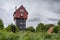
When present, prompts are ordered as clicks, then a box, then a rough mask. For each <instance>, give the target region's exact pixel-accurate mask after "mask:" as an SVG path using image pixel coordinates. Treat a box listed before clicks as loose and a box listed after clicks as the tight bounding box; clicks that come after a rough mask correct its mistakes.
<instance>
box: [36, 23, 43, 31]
mask: <svg viewBox="0 0 60 40" xmlns="http://www.w3.org/2000/svg"><path fill="white" fill-rule="evenodd" d="M36 31H38V32H39V31H41V32H43V31H44V24H43V23H39V24H38V26H37V27H36Z"/></svg>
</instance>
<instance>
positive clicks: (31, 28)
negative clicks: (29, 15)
mask: <svg viewBox="0 0 60 40" xmlns="http://www.w3.org/2000/svg"><path fill="white" fill-rule="evenodd" d="M26 31H30V32H35V29H34V28H33V26H30V27H28V28H26Z"/></svg>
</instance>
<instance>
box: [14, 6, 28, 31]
mask: <svg viewBox="0 0 60 40" xmlns="http://www.w3.org/2000/svg"><path fill="white" fill-rule="evenodd" d="M13 17H14V21H15V24H16V26H17V27H18V28H19V29H20V30H24V29H26V20H27V18H28V12H27V11H26V9H25V8H24V7H23V5H21V7H19V8H18V9H16V11H15V12H14V14H13Z"/></svg>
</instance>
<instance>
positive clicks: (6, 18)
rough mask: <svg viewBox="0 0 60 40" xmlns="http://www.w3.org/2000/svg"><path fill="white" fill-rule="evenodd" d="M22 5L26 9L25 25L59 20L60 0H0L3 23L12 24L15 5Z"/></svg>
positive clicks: (53, 22)
mask: <svg viewBox="0 0 60 40" xmlns="http://www.w3.org/2000/svg"><path fill="white" fill-rule="evenodd" d="M21 5H23V6H24V7H25V8H26V10H27V11H28V13H29V15H28V19H27V26H30V25H31V26H34V27H36V25H37V24H38V23H45V24H56V23H57V21H58V20H60V0H0V18H1V19H2V20H3V22H4V25H5V26H7V25H9V24H11V23H13V24H14V20H13V13H14V11H15V6H17V8H18V7H20V6H21Z"/></svg>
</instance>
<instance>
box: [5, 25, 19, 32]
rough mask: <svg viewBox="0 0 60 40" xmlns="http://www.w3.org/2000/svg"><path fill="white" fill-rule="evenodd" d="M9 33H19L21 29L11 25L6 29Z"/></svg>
mask: <svg viewBox="0 0 60 40" xmlns="http://www.w3.org/2000/svg"><path fill="white" fill-rule="evenodd" d="M6 30H7V31H12V32H14V33H15V32H18V31H19V29H18V28H17V26H15V25H13V24H11V25H8V27H7V28H6Z"/></svg>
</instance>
